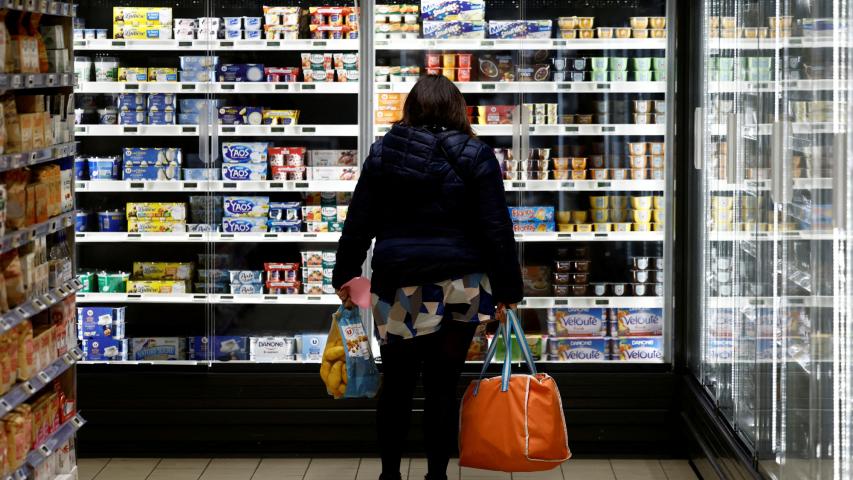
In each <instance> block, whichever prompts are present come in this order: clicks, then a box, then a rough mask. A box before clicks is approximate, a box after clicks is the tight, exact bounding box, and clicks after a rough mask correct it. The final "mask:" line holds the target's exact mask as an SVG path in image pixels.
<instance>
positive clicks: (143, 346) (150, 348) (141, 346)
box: [130, 337, 186, 360]
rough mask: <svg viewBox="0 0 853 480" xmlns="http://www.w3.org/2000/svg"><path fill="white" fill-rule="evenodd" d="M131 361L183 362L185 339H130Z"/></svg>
mask: <svg viewBox="0 0 853 480" xmlns="http://www.w3.org/2000/svg"><path fill="white" fill-rule="evenodd" d="M130 352H131V353H130V358H131V360H184V359H185V358H186V339H184V338H179V337H149V338H132V339H130Z"/></svg>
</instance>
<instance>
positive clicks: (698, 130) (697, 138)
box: [693, 107, 705, 170]
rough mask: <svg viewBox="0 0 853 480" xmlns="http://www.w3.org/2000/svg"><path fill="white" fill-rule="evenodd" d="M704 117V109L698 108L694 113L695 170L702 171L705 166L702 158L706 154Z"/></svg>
mask: <svg viewBox="0 0 853 480" xmlns="http://www.w3.org/2000/svg"><path fill="white" fill-rule="evenodd" d="M703 119H704V116H703V114H702V107H696V110H694V111H693V142H694V143H693V168H695V169H696V170H702V167H703V166H704V164H705V159H704V158H702V157H703V156H704V153H705V136H704V135H703V127H704V121H703Z"/></svg>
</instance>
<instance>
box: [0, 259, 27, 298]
mask: <svg viewBox="0 0 853 480" xmlns="http://www.w3.org/2000/svg"><path fill="white" fill-rule="evenodd" d="M0 268H1V269H2V270H3V277H4V278H5V279H6V299H7V301H8V302H9V306H10V307H17V306H18V305H20V304H22V303H24V301H26V299H27V296H26V290H25V287H24V278H23V272H22V271H21V261H20V259H19V258H18V252H17V251H16V250H12V251H10V252H6V253H4V254H3V255H0Z"/></svg>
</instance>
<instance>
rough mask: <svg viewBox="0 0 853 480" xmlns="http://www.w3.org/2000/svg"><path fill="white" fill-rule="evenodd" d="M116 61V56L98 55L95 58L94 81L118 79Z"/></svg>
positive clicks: (113, 80)
mask: <svg viewBox="0 0 853 480" xmlns="http://www.w3.org/2000/svg"><path fill="white" fill-rule="evenodd" d="M118 63H119V62H118V58H116V57H98V58H97V59H96V60H95V81H97V82H116V81H118Z"/></svg>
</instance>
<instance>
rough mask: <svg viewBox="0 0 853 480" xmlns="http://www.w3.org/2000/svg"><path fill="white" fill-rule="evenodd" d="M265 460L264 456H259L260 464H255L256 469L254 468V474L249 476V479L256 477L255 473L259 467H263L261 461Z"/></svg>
mask: <svg viewBox="0 0 853 480" xmlns="http://www.w3.org/2000/svg"><path fill="white" fill-rule="evenodd" d="M263 461H264V457H260V458H258V464H257V465H255V469H254V470H252V474H251V475H250V476H249V480H252V479H253V478H255V474H257V473H258V469H259V468H261V463H262V462H263Z"/></svg>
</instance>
